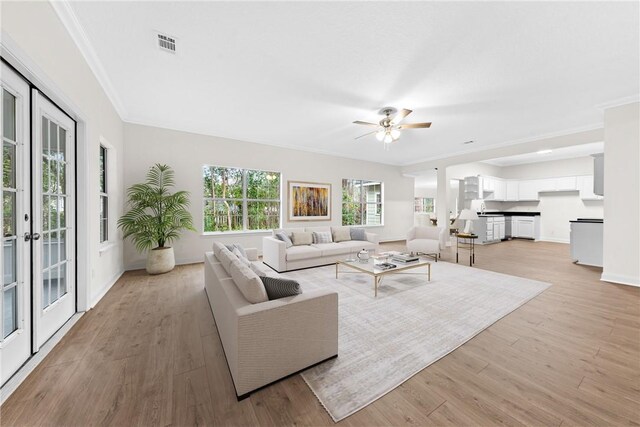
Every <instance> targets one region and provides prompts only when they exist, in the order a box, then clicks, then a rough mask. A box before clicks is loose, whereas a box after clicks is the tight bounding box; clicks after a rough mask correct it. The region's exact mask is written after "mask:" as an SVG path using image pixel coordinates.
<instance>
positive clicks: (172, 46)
mask: <svg viewBox="0 0 640 427" xmlns="http://www.w3.org/2000/svg"><path fill="white" fill-rule="evenodd" d="M158 47H159V48H160V50H164V51H165V52H170V53H176V39H175V37H170V36H167V35H165V34H160V33H158Z"/></svg>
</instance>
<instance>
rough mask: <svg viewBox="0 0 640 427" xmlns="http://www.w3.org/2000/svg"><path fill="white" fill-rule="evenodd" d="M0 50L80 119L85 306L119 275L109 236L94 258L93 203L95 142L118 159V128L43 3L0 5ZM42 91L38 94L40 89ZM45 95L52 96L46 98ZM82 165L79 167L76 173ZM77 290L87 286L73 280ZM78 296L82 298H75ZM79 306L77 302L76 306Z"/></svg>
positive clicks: (115, 196) (118, 191) (116, 246)
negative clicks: (84, 155) (19, 60)
mask: <svg viewBox="0 0 640 427" xmlns="http://www.w3.org/2000/svg"><path fill="white" fill-rule="evenodd" d="M2 34H3V48H4V49H7V48H8V46H9V45H8V43H9V40H11V43H12V44H11V46H12V47H13V46H17V49H18V50H19V52H14V53H17V54H20V55H21V56H23V57H25V58H26V59H27V60H28V61H29V63H30V64H34V67H37V68H38V69H37V70H32V71H33V72H34V73H36V74H38V75H39V76H40V77H41V78H43V79H45V80H49V81H51V82H54V83H55V85H56V86H57V89H58V90H59V91H60V93H59V94H58V95H60V96H62V97H63V98H66V99H67V100H69V102H70V103H71V104H73V105H74V106H76V107H77V110H78V111H68V112H69V113H70V114H72V115H74V116H82V117H83V118H84V119H86V122H85V123H84V124H83V125H84V128H86V133H85V134H84V135H79V138H80V139H79V140H82V139H81V137H82V136H86V140H85V143H86V144H87V145H86V148H87V151H88V158H89V159H90V161H89V165H88V170H89V171H90V172H91V173H90V176H89V179H88V181H87V182H86V184H87V188H88V189H89V190H88V191H89V195H88V196H89V197H88V198H89V202H88V203H87V205H86V206H83V207H79V209H80V211H81V212H82V208H84V209H86V215H87V217H88V224H89V225H88V227H87V228H86V229H79V230H78V239H88V245H87V247H88V248H89V252H90V253H89V261H90V265H91V269H92V270H93V271H92V272H90V282H89V283H88V289H87V294H88V303H89V305H91V304H93V303H95V301H96V299H97V298H99V297H100V296H101V295H102V294H103V293H104V291H105V290H106V289H107V288H108V286H109V285H111V284H112V283H113V281H114V280H115V279H116V278H117V277H119V275H120V274H121V273H122V271H123V262H122V242H121V241H120V240H119V239H118V238H117V234H116V233H115V232H114V233H113V235H114V242H113V245H111V246H110V247H109V249H108V250H106V251H104V252H102V253H100V252H99V197H98V179H99V177H98V147H99V140H100V137H104V138H106V139H107V140H108V141H109V142H110V143H111V144H112V146H113V147H114V150H115V151H116V152H117V153H118V156H119V157H120V158H121V154H122V147H123V123H122V121H121V120H120V117H119V116H118V114H117V112H116V111H115V110H114V108H113V105H112V104H111V102H110V101H109V99H108V97H107V95H106V94H105V92H104V91H103V89H102V87H101V85H100V84H99V82H98V81H97V80H96V78H95V76H94V74H93V72H92V71H91V69H90V68H89V66H88V64H87V63H86V61H85V60H84V57H83V56H82V54H81V53H80V51H79V50H78V48H77V46H76V45H75V43H74V41H73V40H72V39H71V37H70V36H69V34H68V32H67V30H66V29H65V27H64V26H63V25H62V23H61V22H60V20H59V18H58V16H57V14H56V13H55V11H54V10H53V8H52V6H51V4H50V3H48V2H2ZM41 89H44V88H41ZM47 95H49V96H51V97H53V98H54V99H55V98H59V96H58V95H56V96H53V94H52V93H51V92H49V93H47ZM83 166H84V165H79V168H82V167H83ZM122 167H123V164H122V162H119V164H118V165H117V167H116V172H115V174H116V176H115V177H114V178H115V182H116V186H115V188H114V189H113V193H112V199H111V203H112V207H113V209H114V211H113V215H114V217H116V216H119V215H120V214H121V212H122V182H123V181H122V175H123V168H122ZM78 286H79V287H82V286H87V284H86V283H84V280H83V278H79V282H78ZM79 294H82V292H79ZM80 305H81V306H82V302H81V304H80Z"/></svg>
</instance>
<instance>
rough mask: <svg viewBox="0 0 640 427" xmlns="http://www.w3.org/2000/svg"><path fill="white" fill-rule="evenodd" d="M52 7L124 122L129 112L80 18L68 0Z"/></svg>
mask: <svg viewBox="0 0 640 427" xmlns="http://www.w3.org/2000/svg"><path fill="white" fill-rule="evenodd" d="M51 6H52V7H53V9H54V10H55V12H56V14H57V15H58V18H60V21H61V22H62V25H64V27H65V28H66V29H67V31H68V32H69V36H71V39H72V40H73V42H74V43H75V44H76V46H78V50H80V53H82V56H83V57H84V59H85V61H87V64H88V65H89V68H91V71H93V75H94V76H95V77H96V80H98V83H99V84H100V86H102V89H103V90H104V93H105V94H106V95H107V98H109V100H110V101H111V104H113V108H114V109H115V110H116V112H117V113H118V115H119V116H120V119H121V120H124V119H125V117H126V116H127V110H126V109H125V107H124V104H123V103H122V101H121V100H120V97H119V96H118V94H117V92H116V90H115V88H114V86H113V83H112V82H111V79H110V78H109V76H108V74H107V72H106V71H105V69H104V67H103V66H102V62H101V61H100V58H98V55H97V54H96V51H95V50H94V49H93V47H92V45H91V42H90V41H89V37H88V36H87V33H86V32H85V31H84V29H83V28H82V25H81V24H80V21H79V20H78V17H77V16H76V14H75V12H74V11H73V8H72V7H71V4H70V3H69V1H68V0H58V1H52V2H51Z"/></svg>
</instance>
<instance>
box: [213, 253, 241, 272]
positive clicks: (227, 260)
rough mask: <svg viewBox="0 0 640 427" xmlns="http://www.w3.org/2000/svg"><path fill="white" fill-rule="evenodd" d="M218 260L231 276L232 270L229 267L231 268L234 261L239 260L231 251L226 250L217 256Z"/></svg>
mask: <svg viewBox="0 0 640 427" xmlns="http://www.w3.org/2000/svg"><path fill="white" fill-rule="evenodd" d="M217 258H218V260H220V263H221V264H222V267H224V270H225V271H226V272H227V273H228V274H229V275H230V274H231V269H230V268H229V267H230V266H231V263H232V262H233V261H237V260H238V257H237V256H235V255H234V254H232V253H231V251H230V250H229V249H227V248H224V249H221V250H220V253H219V254H218V255H217Z"/></svg>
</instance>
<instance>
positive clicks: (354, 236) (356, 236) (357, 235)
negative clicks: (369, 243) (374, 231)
mask: <svg viewBox="0 0 640 427" xmlns="http://www.w3.org/2000/svg"><path fill="white" fill-rule="evenodd" d="M351 240H367V233H366V231H364V228H352V229H351Z"/></svg>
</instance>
